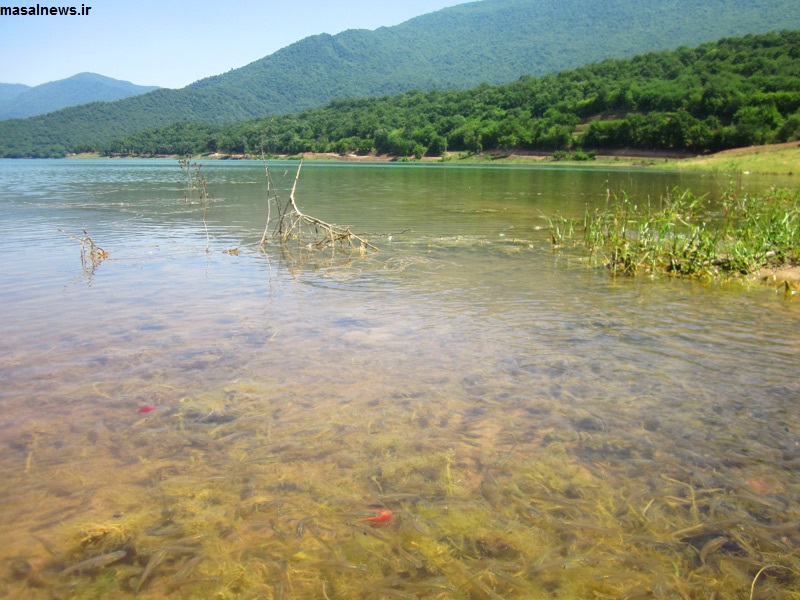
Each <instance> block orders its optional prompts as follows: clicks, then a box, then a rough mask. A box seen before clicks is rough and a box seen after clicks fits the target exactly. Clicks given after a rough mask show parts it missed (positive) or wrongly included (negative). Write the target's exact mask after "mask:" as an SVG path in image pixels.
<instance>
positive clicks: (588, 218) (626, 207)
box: [550, 190, 800, 278]
mask: <svg viewBox="0 0 800 600" xmlns="http://www.w3.org/2000/svg"><path fill="white" fill-rule="evenodd" d="M550 229H551V241H552V242H553V244H554V245H562V244H563V243H564V242H565V241H567V240H571V241H573V242H576V243H577V244H579V245H582V246H583V247H584V248H585V249H586V250H587V251H588V252H589V254H590V256H592V257H595V258H598V259H600V260H601V262H602V264H604V265H605V266H607V267H608V268H609V269H610V270H611V271H612V273H614V274H626V275H634V274H637V273H642V272H644V273H654V274H655V273H663V274H671V275H682V276H692V277H703V278H719V277H728V276H740V275H749V274H753V273H755V272H757V271H758V270H760V269H762V268H778V267H781V268H785V267H789V268H791V267H797V266H798V265H799V264H800V192H798V191H789V190H770V191H769V192H767V193H766V194H764V195H762V196H758V197H757V196H750V195H744V196H738V195H737V194H735V193H733V192H731V191H728V192H726V193H725V194H724V195H723V196H722V198H720V199H719V200H716V201H712V200H709V199H708V198H705V197H697V196H694V195H693V194H691V193H690V192H688V191H677V190H676V191H674V192H673V193H671V194H669V195H667V196H664V197H662V198H661V199H660V200H659V201H658V203H653V202H651V201H647V202H646V203H644V204H638V203H636V202H634V201H633V200H632V199H631V198H629V197H628V196H627V195H624V194H623V195H622V196H621V197H617V196H615V197H614V198H613V199H611V200H610V201H609V204H608V206H607V207H606V208H605V209H603V210H596V211H595V212H593V213H590V212H587V213H586V214H585V216H584V220H583V239H579V238H577V235H578V234H579V231H580V228H579V227H578V228H573V227H565V221H564V219H563V218H560V217H559V218H553V219H551V220H550Z"/></svg>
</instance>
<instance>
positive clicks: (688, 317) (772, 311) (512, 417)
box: [0, 161, 800, 598]
mask: <svg viewBox="0 0 800 600" xmlns="http://www.w3.org/2000/svg"><path fill="white" fill-rule="evenodd" d="M295 169H296V164H295V163H274V164H271V165H270V170H271V173H272V176H273V179H274V180H275V181H276V183H277V184H278V185H279V187H280V189H281V190H282V191H281V194H282V196H283V197H286V196H288V189H289V188H290V186H291V182H292V180H293V178H294V174H295ZM203 172H204V175H205V178H206V180H207V181H208V187H209V191H210V193H211V196H212V201H211V202H210V203H209V208H208V210H207V213H206V217H207V218H206V220H207V224H208V228H209V242H208V245H209V251H208V252H206V243H207V242H206V234H205V229H204V226H203V221H202V215H203V210H202V206H201V204H200V203H199V202H197V200H196V198H190V199H189V201H188V202H187V201H185V200H184V194H185V191H186V190H185V188H186V183H185V180H184V179H183V178H182V176H181V172H180V170H179V169H178V167H177V165H176V164H175V163H174V162H172V161H0V190H2V192H0V193H1V194H2V195H1V196H0V206H2V213H1V216H0V256H2V261H0V301H1V302H2V306H3V312H4V318H3V320H2V323H1V324H0V350H2V355H0V356H1V358H0V373H2V381H3V385H2V388H1V389H0V406H2V414H3V416H2V419H1V420H0V449H1V451H0V481H2V483H0V516H2V519H0V539H2V540H3V545H2V549H0V577H2V580H0V594H2V593H6V594H9V595H10V597H31V598H37V597H42V598H46V597H70V596H75V597H91V596H97V597H104V596H109V597H112V596H113V597H124V596H126V595H134V594H137V595H138V596H140V597H162V596H164V595H167V594H173V595H174V596H175V597H187V598H191V597H197V598H204V597H220V598H229V597H230V598H238V597H241V598H248V597H267V598H326V597H327V598H361V597H366V598H382V597H432V598H495V597H502V598H537V597H555V598H574V597H587V598H619V597H647V596H648V595H649V596H653V597H659V598H661V597H663V598H672V597H685V598H695V597H697V598H700V597H711V596H713V595H716V596H717V597H721V598H741V597H746V596H747V594H749V593H750V589H751V585H752V582H753V580H754V578H755V577H756V575H759V570H760V569H762V568H763V567H768V568H767V569H765V570H764V571H763V572H761V574H760V575H759V576H758V579H757V581H756V584H757V585H756V586H755V588H754V589H755V591H756V592H757V593H761V594H765V596H763V597H786V598H789V597H792V596H791V594H792V590H794V589H796V588H797V584H798V581H800V578H799V577H798V571H800V556H799V555H798V551H797V547H798V542H800V526H799V525H798V522H799V520H798V512H800V511H798V504H797V501H798V498H800V495H799V494H800V484H799V482H798V476H797V465H798V460H800V446H798V429H799V423H798V411H797V405H798V400H800V382H798V379H797V365H798V358H800V303H798V302H797V301H793V300H791V299H787V298H786V297H785V296H784V295H783V294H780V293H776V292H775V290H773V289H771V288H769V287H764V288H758V287H756V288H745V287H742V286H739V285H736V284H713V285H711V284H701V283H698V282H692V281H681V280H674V279H667V280H659V279H655V280H653V279H649V278H639V279H627V278H616V279H614V278H611V277H610V276H609V274H608V273H607V272H605V271H603V270H602V269H601V270H597V269H592V268H589V267H588V266H587V265H586V264H585V262H583V261H582V260H581V259H580V258H579V257H578V256H575V255H570V254H568V253H565V254H558V253H553V252H552V250H551V248H550V243H549V237H548V232H547V230H546V224H547V222H546V219H545V218H544V217H545V216H548V215H552V214H553V213H555V212H559V213H561V214H565V215H568V216H573V217H579V216H580V215H582V214H583V211H584V210H585V209H586V208H592V207H595V206H603V205H604V203H605V201H606V198H607V194H608V193H609V192H611V193H621V192H623V191H624V192H625V193H628V194H629V195H632V196H634V197H636V198H641V199H642V201H645V200H646V199H647V198H651V199H655V198H658V197H659V196H660V195H661V194H663V193H665V192H666V191H668V190H670V189H672V188H673V187H674V186H682V187H689V188H690V189H692V190H693V191H694V192H696V193H710V194H718V193H720V192H721V191H722V190H724V189H725V188H726V187H727V186H728V185H730V183H731V182H729V181H728V180H727V179H725V178H724V177H716V176H708V175H697V174H696V175H686V174H676V173H657V172H652V171H640V172H637V171H614V170H611V171H605V170H592V169H584V170H573V169H547V168H541V167H539V168H487V167H483V168H464V167H458V166H445V165H426V166H413V165H351V164H310V163H306V164H305V165H304V166H303V170H302V174H301V177H300V182H299V185H298V189H297V197H298V203H299V204H300V206H301V208H302V209H303V210H304V211H306V212H308V213H310V214H313V215H314V216H316V217H319V218H321V219H324V220H328V221H334V222H337V223H340V224H349V225H352V226H353V230H354V231H358V232H368V233H369V237H370V241H372V242H373V243H375V244H376V245H377V246H379V247H380V252H378V253H377V254H369V255H366V256H360V255H359V256H353V257H345V256H344V255H342V254H330V253H322V254H319V255H314V256H312V257H308V256H307V255H302V254H301V253H298V252H297V249H296V248H293V249H292V250H291V251H290V252H287V251H286V250H282V249H281V248H280V247H279V246H278V245H275V244H271V245H269V246H268V247H267V248H266V250H264V251H262V250H261V249H259V247H258V241H259V240H260V238H261V233H262V230H263V226H264V220H265V217H266V207H265V198H266V188H265V181H264V170H263V167H262V166H261V165H260V164H259V163H252V162H229V163H227V162H212V163H207V164H205V165H204V167H203ZM775 183H776V184H778V185H784V184H786V183H791V181H788V182H781V181H775V180H773V179H769V180H758V179H747V180H746V181H738V180H737V181H735V182H733V184H734V185H736V186H742V185H744V186H745V187H746V189H750V190H752V191H755V192H758V191H759V190H761V189H765V188H766V187H767V186H769V185H772V184H775ZM59 230H62V231H59ZM84 230H85V231H86V232H87V234H88V235H89V236H91V239H92V240H93V241H94V242H95V243H96V244H98V245H99V246H101V247H102V248H103V249H104V250H105V251H107V252H108V258H107V259H106V260H102V261H100V262H99V264H97V265H91V263H89V264H82V262H81V252H80V244H79V242H78V241H77V239H76V238H80V237H82V236H83V235H84V233H83V232H84ZM70 236H72V237H70ZM232 249H238V254H236V253H231V252H230V251H231V250H232ZM144 406H152V407H154V410H152V411H151V412H144V413H140V412H138V411H139V409H140V408H141V407H144ZM380 509H388V510H390V511H391V514H392V516H391V518H390V519H389V520H388V522H386V523H380V524H377V525H376V526H375V527H372V526H371V524H372V523H373V522H372V521H363V520H360V519H365V518H371V517H373V516H379V515H380V513H379V512H376V511H379V510H380ZM87 560H88V561H90V562H89V563H88V564H82V562H83V561H87ZM92 561H93V562H92ZM766 594H772V596H767V595H766ZM754 597H759V596H758V595H756V596H754Z"/></svg>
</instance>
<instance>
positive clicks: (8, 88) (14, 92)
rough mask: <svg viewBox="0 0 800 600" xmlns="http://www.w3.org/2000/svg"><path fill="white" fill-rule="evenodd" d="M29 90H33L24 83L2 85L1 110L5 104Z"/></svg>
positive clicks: (0, 84) (0, 86)
mask: <svg viewBox="0 0 800 600" xmlns="http://www.w3.org/2000/svg"><path fill="white" fill-rule="evenodd" d="M29 89H31V88H30V86H28V85H24V84H22V83H0V109H2V106H3V104H5V103H6V102H9V101H11V100H13V99H14V98H16V97H17V96H19V95H20V94H21V93H22V92H24V91H25V90H29Z"/></svg>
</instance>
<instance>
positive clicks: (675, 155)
mask: <svg viewBox="0 0 800 600" xmlns="http://www.w3.org/2000/svg"><path fill="white" fill-rule="evenodd" d="M590 156H591V158H589V159H588V160H575V155H574V154H572V153H569V152H567V158H566V159H563V158H558V159H557V158H555V157H554V155H553V152H546V151H540V152H536V151H512V152H508V153H504V152H500V151H493V152H485V153H481V154H470V153H466V152H448V153H445V154H444V155H443V156H426V157H423V158H422V159H413V158H406V157H397V156H391V155H388V154H376V153H374V152H373V153H370V154H336V153H332V152H327V153H315V152H303V153H302V154H296V155H271V156H270V157H269V158H271V159H279V160H280V159H283V160H300V159H303V160H309V161H339V162H359V163H370V162H375V163H378V162H385V163H388V162H409V163H426V164H437V163H452V164H475V165H480V164H489V163H492V164H497V165H503V164H508V165H533V164H548V165H565V166H567V165H572V166H574V165H581V166H586V167H592V166H597V167H637V168H639V167H647V168H657V169H687V170H699V171H716V172H724V173H745V174H747V173H761V174H766V175H795V174H798V169H800V167H798V165H800V142H797V141H795V142H788V143H785V144H772V145H768V146H750V147H747V148H736V149H733V150H724V151H722V152H717V153H715V154H706V155H693V154H688V153H685V152H673V151H663V150H641V149H636V148H620V149H616V150H601V151H596V152H595V153H592V154H591V155H590ZM67 158H71V159H87V158H109V159H115V158H116V159H118V158H164V159H173V160H177V159H178V158H184V157H182V156H178V155H169V154H159V155H149V156H116V157H103V156H101V155H99V154H95V153H91V154H89V153H87V154H72V155H69V156H68V157H67ZM192 158H193V159H195V160H199V159H205V160H209V159H210V160H248V159H249V160H253V159H255V160H257V159H259V157H258V156H254V155H244V154H221V153H214V154H204V155H198V156H194V157H192ZM584 158H585V157H584Z"/></svg>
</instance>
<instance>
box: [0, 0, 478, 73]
mask: <svg viewBox="0 0 800 600" xmlns="http://www.w3.org/2000/svg"><path fill="white" fill-rule="evenodd" d="M466 1H468V0H394V1H387V0H301V1H298V2H287V1H285V0H284V1H282V2H276V1H274V0H229V1H228V2H221V1H219V0H216V1H212V0H189V1H183V2H178V1H176V0H83V2H81V1H80V0H79V1H76V0H0V5H2V6H9V7H26V8H27V7H35V6H36V5H37V4H38V5H39V6H48V7H51V6H53V7H56V6H73V7H75V8H77V9H78V12H80V9H81V6H82V5H83V6H91V10H89V13H88V15H85V16H58V15H53V16H49V15H48V16H37V15H34V16H5V15H2V16H0V83H23V84H25V85H29V86H35V85H39V84H42V83H46V82H48V81H56V80H58V79H65V78H67V77H70V76H72V75H75V74H76V73H82V72H91V73H99V74H100V75H105V76H107V77H113V78H114V79H122V80H124V81H130V82H132V83H135V84H138V85H157V86H161V87H168V88H180V87H183V86H185V85H188V84H190V83H192V82H194V81H197V80H198V79H202V78H204V77H208V76H210V75H219V74H221V73H225V72H227V71H229V70H231V69H236V68H238V67H243V66H244V65H246V64H248V63H251V62H253V61H255V60H258V59H259V58H263V57H264V56H267V55H268V54H272V53H273V52H275V51H277V50H280V49H281V48H284V47H286V46H288V45H290V44H292V43H294V42H297V41H299V40H301V39H303V38H305V37H308V36H310V35H316V34H319V33H329V34H332V35H335V34H337V33H340V32H342V31H344V30H346V29H377V28H378V27H383V26H392V25H397V24H399V23H402V22H404V21H407V20H408V19H411V18H413V17H416V16H419V15H422V14H426V13H430V12H434V11H437V10H440V9H442V8H445V7H448V6H454V5H456V4H463V3H465V2H466Z"/></svg>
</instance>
